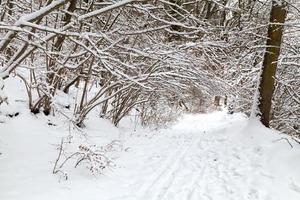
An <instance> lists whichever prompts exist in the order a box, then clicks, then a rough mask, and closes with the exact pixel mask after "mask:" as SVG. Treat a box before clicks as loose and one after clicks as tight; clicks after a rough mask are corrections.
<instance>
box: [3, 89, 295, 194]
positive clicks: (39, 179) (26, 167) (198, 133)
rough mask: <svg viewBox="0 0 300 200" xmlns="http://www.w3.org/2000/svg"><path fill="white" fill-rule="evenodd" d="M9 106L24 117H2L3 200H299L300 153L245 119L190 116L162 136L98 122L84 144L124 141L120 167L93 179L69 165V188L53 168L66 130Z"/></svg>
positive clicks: (83, 137) (161, 132) (55, 120)
mask: <svg viewBox="0 0 300 200" xmlns="http://www.w3.org/2000/svg"><path fill="white" fill-rule="evenodd" d="M15 95H16V94H15ZM16 96H17V95H16ZM16 98H18V97H16ZM10 106H13V107H14V109H15V111H20V114H19V115H18V116H17V117H13V118H10V117H7V116H5V114H7V113H8V112H11V109H10V108H9V107H7V108H5V107H2V110H1V114H0V116H1V118H0V121H2V123H0V200H48V199H49V200H50V199H51V200H54V199H55V200H77V199H78V200H79V199H85V200H100V199H101V200H167V199H168V200H206V199H207V200H299V199H300V170H299V167H300V145H299V144H297V143H296V142H295V141H293V140H292V139H291V138H288V137H287V136H284V135H283V134H279V133H277V132H275V131H272V130H269V129H266V128H264V127H262V126H261V125H259V124H258V123H256V122H254V121H251V122H249V121H248V120H247V119H246V118H245V117H243V115H241V114H234V115H227V114H226V113H225V112H216V113H211V114H205V115H185V116H183V117H182V118H180V119H179V120H178V122H177V123H175V124H174V125H172V126H170V127H169V128H165V129H160V130H156V131H154V130H152V131H151V130H149V129H143V128H140V127H138V128H137V129H136V130H134V128H133V124H132V123H129V122H130V121H129V120H127V121H126V120H125V121H124V122H123V123H122V124H121V125H120V128H115V127H113V126H112V125H111V124H110V123H109V122H108V121H105V120H103V119H97V118H92V119H90V120H89V121H88V122H87V127H86V129H84V131H83V133H81V134H79V133H78V137H79V138H81V140H80V141H85V142H90V141H93V142H99V143H103V144H105V143H109V142H110V141H111V140H119V141H121V143H122V144H123V145H122V149H121V150H120V152H118V153H117V154H116V155H115V156H116V159H115V163H116V166H115V167H112V168H110V169H106V170H104V171H103V174H100V175H91V174H90V173H89V171H88V170H87V169H86V168H84V167H81V168H80V167H79V168H76V169H74V168H73V167H72V165H70V166H68V168H67V169H66V170H67V171H68V174H69V178H68V180H64V179H63V178H62V177H60V175H53V174H52V168H53V164H54V161H55V159H56V157H57V154H58V151H57V149H56V147H57V146H56V145H57V144H59V142H60V138H61V137H64V136H67V135H68V134H70V133H69V130H68V124H67V122H64V121H63V120H61V119H58V118H57V117H48V118H46V117H44V116H43V115H37V116H34V115H31V114H30V113H28V111H26V110H25V109H24V102H22V101H16V102H13V103H12V104H11V105H10ZM49 122H51V124H55V125H56V126H52V125H50V126H49V125H48V123H49ZM283 138H287V139H283ZM288 140H289V142H290V144H289V143H288ZM291 145H292V146H293V147H291Z"/></svg>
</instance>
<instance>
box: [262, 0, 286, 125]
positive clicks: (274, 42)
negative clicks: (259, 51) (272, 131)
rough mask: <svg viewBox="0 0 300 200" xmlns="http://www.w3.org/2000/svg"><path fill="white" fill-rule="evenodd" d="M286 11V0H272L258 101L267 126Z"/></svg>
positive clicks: (263, 121) (263, 120)
mask: <svg viewBox="0 0 300 200" xmlns="http://www.w3.org/2000/svg"><path fill="white" fill-rule="evenodd" d="M286 13H287V11H286V3H285V1H284V0H280V1H278V0H276V1H275V0H273V1H272V9H271V15H270V24H269V27H268V40H267V48H266V52H265V55H264V60H263V68H262V74H261V81H260V85H259V94H260V99H259V102H258V109H259V115H260V121H261V122H262V123H263V124H264V125H265V126H266V127H269V121H270V111H271V106H272V96H273V91H274V76H275V73H276V68H277V61H278V57H279V54H280V46H281V40H282V34H283V23H284V22H285V18H286Z"/></svg>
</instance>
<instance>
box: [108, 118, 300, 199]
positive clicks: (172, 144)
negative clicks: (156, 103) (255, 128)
mask: <svg viewBox="0 0 300 200" xmlns="http://www.w3.org/2000/svg"><path fill="white" fill-rule="evenodd" d="M246 124H247V123H246V120H245V119H243V118H241V117H234V116H227V115H225V114H224V115H220V114H219V115H211V117H209V115H208V116H205V117H203V118H202V117H198V118H197V117H195V116H191V117H186V118H185V119H184V120H183V121H181V122H179V123H178V124H176V125H175V126H173V127H172V128H171V129H169V130H164V131H162V132H161V133H159V134H157V135H156V136H154V137H153V138H152V139H147V140H145V141H143V140H141V139H138V140H137V141H139V142H140V144H139V145H138V147H136V148H135V149H133V150H132V151H131V154H130V156H128V157H127V158H126V161H124V162H126V163H127V166H126V167H127V168H126V170H125V169H124V174H125V175H124V174H123V175H120V179H121V180H125V181H124V187H125V188H126V189H125V190H127V191H128V194H126V195H123V194H122V195H119V196H117V197H114V198H108V199H109V200H118V199H119V200H127V199H128V200H129V199H131V200H260V199H262V200H276V199H280V198H278V197H277V196H276V195H274V193H273V190H272V188H273V183H274V180H275V177H274V176H273V175H272V174H271V173H270V172H269V171H268V170H267V169H266V168H265V166H264V165H265V164H266V163H265V160H266V155H265V154H264V147H263V146H260V145H259V144H257V145H252V144H249V143H247V142H245V140H243V139H241V138H240V137H241V132H243V131H245V130H246V129H247V128H245V126H246ZM137 141H135V142H134V143H135V145H136V142H137ZM128 162H129V163H131V165H130V166H128ZM128 169H130V170H128ZM295 195H300V193H299V194H296V193H295Z"/></svg>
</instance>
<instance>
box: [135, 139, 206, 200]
mask: <svg viewBox="0 0 300 200" xmlns="http://www.w3.org/2000/svg"><path fill="white" fill-rule="evenodd" d="M192 139H193V138H192ZM199 140H200V138H198V139H197V140H195V141H189V142H183V144H182V145H181V146H180V148H178V149H177V151H176V152H175V153H174V154H173V155H171V156H170V157H169V159H168V160H169V161H167V162H166V163H165V164H164V167H163V168H162V171H161V172H160V173H159V175H158V176H156V177H155V179H154V180H152V181H151V184H150V185H149V186H148V188H147V189H146V191H145V192H144V194H143V196H142V197H141V198H140V199H151V200H161V199H163V198H164V196H165V195H166V194H167V193H168V191H169V189H170V187H171V186H172V184H173V182H174V181H175V179H176V177H177V176H178V174H179V173H180V170H179V169H180V168H181V167H182V163H181V162H182V161H183V160H184V158H185V157H186V155H187V153H188V152H189V151H190V149H191V148H192V147H194V146H195V144H196V143H198V142H199Z"/></svg>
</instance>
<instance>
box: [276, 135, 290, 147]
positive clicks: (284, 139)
mask: <svg viewBox="0 0 300 200" xmlns="http://www.w3.org/2000/svg"><path fill="white" fill-rule="evenodd" d="M280 140H286V141H287V143H289V145H290V146H291V148H293V145H292V144H291V143H290V141H289V140H288V139H287V138H284V137H282V138H280V139H277V140H274V141H273V142H278V141H280Z"/></svg>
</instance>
